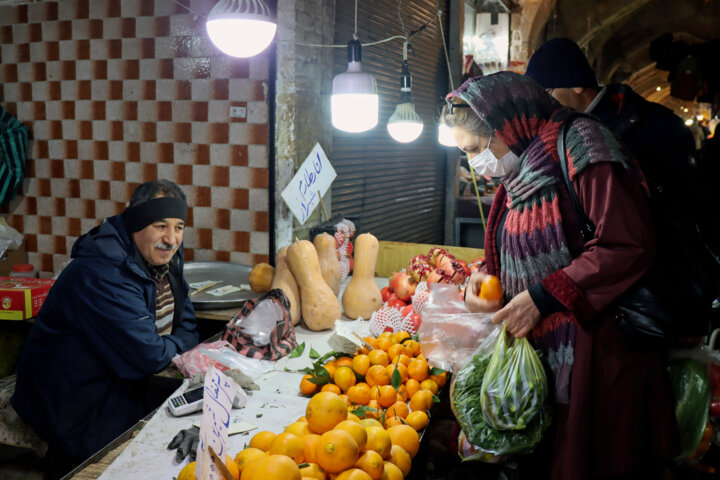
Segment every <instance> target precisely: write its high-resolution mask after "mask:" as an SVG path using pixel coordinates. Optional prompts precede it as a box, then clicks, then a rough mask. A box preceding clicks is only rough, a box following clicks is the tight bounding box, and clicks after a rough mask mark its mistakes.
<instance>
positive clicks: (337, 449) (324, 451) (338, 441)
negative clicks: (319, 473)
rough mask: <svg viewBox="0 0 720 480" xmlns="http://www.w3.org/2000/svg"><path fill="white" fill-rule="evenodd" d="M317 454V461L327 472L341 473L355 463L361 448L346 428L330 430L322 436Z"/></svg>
mask: <svg viewBox="0 0 720 480" xmlns="http://www.w3.org/2000/svg"><path fill="white" fill-rule="evenodd" d="M315 455H316V457H317V463H318V464H319V465H320V466H321V467H322V468H323V469H325V471H326V472H330V473H340V472H342V471H343V470H347V469H348V468H351V467H352V466H353V465H355V462H357V459H358V457H359V456H360V449H359V448H358V444H357V442H355V439H354V438H353V436H352V435H350V434H349V433H348V432H346V431H345V430H330V431H328V432H325V433H323V434H322V435H321V436H320V440H319V441H318V445H317V450H316V451H315Z"/></svg>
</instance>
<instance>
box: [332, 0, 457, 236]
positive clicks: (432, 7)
mask: <svg viewBox="0 0 720 480" xmlns="http://www.w3.org/2000/svg"><path fill="white" fill-rule="evenodd" d="M440 3H441V5H442V7H441V8H442V9H443V16H442V18H443V20H444V23H445V24H444V25H443V29H444V31H445V33H447V31H448V28H447V4H446V3H445V2H440ZM400 12H401V15H402V19H403V22H404V24H405V29H406V31H407V32H408V33H410V32H412V31H413V30H416V29H418V28H420V27H421V26H422V25H423V24H425V23H426V22H428V21H429V20H431V19H433V17H437V14H436V12H437V7H436V3H435V1H434V0H432V1H430V0H418V1H408V0H405V1H403V2H401V6H400ZM357 29H358V37H359V40H360V42H361V43H363V44H366V43H371V42H376V41H378V40H383V39H385V38H388V37H391V36H393V35H403V30H402V25H401V23H400V19H399V18H398V1H397V0H392V1H391V0H369V1H362V2H359V3H358V20H357ZM354 30H355V2H354V1H352V0H340V1H338V2H336V4H335V41H334V43H335V44H346V43H347V42H348V41H350V40H351V39H352V35H353V32H354ZM411 43H412V46H413V48H414V50H415V55H412V53H410V52H409V53H408V63H409V67H410V73H411V74H412V80H413V85H412V87H413V88H412V93H413V100H414V103H415V111H416V112H417V113H418V115H420V117H421V118H422V119H423V122H424V124H425V126H424V129H423V133H422V135H421V136H420V138H418V139H417V140H415V141H414V142H412V143H409V144H401V143H398V142H396V141H395V140H393V139H392V138H391V137H390V135H389V134H388V132H387V120H388V118H390V115H392V113H393V112H394V111H395V106H396V105H397V102H398V99H399V97H400V67H401V64H402V45H403V41H402V40H401V39H396V40H391V41H389V42H385V43H381V44H378V45H370V46H365V47H363V52H362V54H363V70H365V71H367V72H370V73H372V74H373V75H375V78H376V79H377V85H378V94H379V95H380V118H379V121H378V125H377V126H376V127H375V128H374V129H372V130H371V131H369V132H365V133H362V134H347V133H344V132H342V131H340V130H337V129H333V149H332V158H331V161H332V164H333V166H334V168H335V170H336V172H337V178H336V179H335V181H334V183H333V187H332V206H333V213H334V214H342V215H344V216H346V217H357V218H358V222H359V227H360V228H361V229H362V231H365V232H370V233H372V234H374V235H375V236H376V237H377V238H378V239H380V240H392V241H404V242H416V243H432V244H442V242H443V233H444V222H445V218H444V217H445V189H446V186H445V176H446V167H445V163H446V152H445V150H444V148H443V147H441V146H440V145H439V144H438V143H437V127H436V118H437V114H438V106H439V105H440V104H441V103H442V101H443V97H444V95H445V93H447V91H448V74H447V66H446V63H445V56H444V53H443V45H442V38H441V36H440V27H439V26H438V20H437V18H435V20H434V21H432V23H430V24H429V25H428V26H427V27H426V28H425V30H424V31H422V32H420V33H418V34H417V35H415V36H414V37H413V38H412V39H411ZM334 63H335V71H334V74H337V73H340V72H344V71H345V70H347V52H346V50H345V49H340V48H336V49H335V56H334Z"/></svg>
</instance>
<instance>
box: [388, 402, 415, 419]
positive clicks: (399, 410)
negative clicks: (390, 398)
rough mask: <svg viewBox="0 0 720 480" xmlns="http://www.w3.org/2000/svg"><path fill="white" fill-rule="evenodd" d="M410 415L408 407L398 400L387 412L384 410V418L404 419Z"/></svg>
mask: <svg viewBox="0 0 720 480" xmlns="http://www.w3.org/2000/svg"><path fill="white" fill-rule="evenodd" d="M409 413H410V408H409V407H408V404H407V403H405V402H403V401H402V400H398V401H397V402H395V403H393V404H392V405H390V406H389V407H388V409H387V410H385V417H395V416H397V417H401V418H405V417H407V416H408V414H409Z"/></svg>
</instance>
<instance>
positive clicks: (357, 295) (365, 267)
mask: <svg viewBox="0 0 720 480" xmlns="http://www.w3.org/2000/svg"><path fill="white" fill-rule="evenodd" d="M379 251H380V244H379V243H378V240H377V238H375V236H373V235H372V234H370V233H362V234H360V235H358V237H357V239H355V269H354V270H353V273H352V278H351V279H350V283H348V285H347V287H345V291H344V292H343V295H342V307H343V312H344V313H345V316H346V317H348V318H352V319H357V318H362V319H363V320H369V319H370V316H371V315H372V313H373V312H374V311H375V310H377V309H378V308H380V306H381V305H382V303H383V300H382V294H381V293H380V287H378V285H377V282H375V264H376V263H377V258H378V252H379Z"/></svg>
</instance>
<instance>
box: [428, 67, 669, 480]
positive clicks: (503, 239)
mask: <svg viewBox="0 0 720 480" xmlns="http://www.w3.org/2000/svg"><path fill="white" fill-rule="evenodd" d="M571 113H572V112H571V110H570V109H568V108H565V107H563V106H561V105H560V104H559V103H558V102H557V101H555V100H554V99H553V98H552V97H551V96H550V95H548V94H547V93H546V92H545V91H544V90H543V89H542V88H541V87H540V86H539V85H538V84H537V83H535V82H534V81H532V80H531V79H529V78H528V77H525V76H522V75H518V74H515V73H511V72H501V73H497V74H493V75H488V76H485V77H480V78H476V79H471V80H468V81H466V82H465V83H464V84H463V85H462V86H460V88H458V89H457V90H455V91H454V92H451V93H450V94H449V95H448V105H446V106H445V107H444V109H443V113H442V116H441V121H442V122H444V123H445V124H446V125H447V126H448V127H450V129H451V131H452V132H453V135H454V137H455V140H456V142H457V145H458V146H459V147H460V148H461V149H462V150H463V151H465V152H466V153H467V154H468V155H469V156H470V157H471V160H470V165H472V166H473V167H474V168H476V169H477V170H478V173H480V174H487V175H491V176H493V177H499V180H500V185H501V186H500V188H499V189H498V191H497V193H496V194H495V198H494V199H493V204H492V207H491V210H490V215H489V217H488V228H487V231H486V234H485V254H486V255H485V259H486V263H485V267H484V268H485V271H482V272H478V273H475V274H473V276H471V278H470V281H469V283H468V286H467V287H466V297H465V298H466V305H467V306H468V308H469V309H470V311H473V312H479V311H484V312H493V311H496V312H497V313H495V314H494V316H493V321H494V322H496V323H500V322H504V323H505V325H506V328H507V331H508V332H509V334H510V335H512V336H514V337H517V338H519V337H525V336H527V337H528V338H529V339H530V341H531V342H532V343H533V345H534V346H535V348H536V349H538V350H539V351H540V352H542V358H544V359H545V362H546V363H547V365H546V368H547V369H548V379H549V382H550V384H551V388H552V400H553V407H554V408H553V410H554V418H553V423H554V425H553V427H551V429H550V430H551V431H552V434H549V436H548V437H547V443H546V444H543V443H542V442H541V444H539V445H537V451H536V452H534V453H533V454H532V455H530V456H529V457H526V458H524V459H523V460H522V461H521V462H520V465H521V467H520V472H521V474H520V478H523V479H524V478H528V479H533V480H540V479H544V478H552V479H553V480H578V479H587V480H592V479H599V478H608V479H609V478H654V479H658V480H660V479H662V478H663V477H662V467H663V461H664V460H667V459H668V458H671V457H672V456H673V455H674V454H675V453H676V450H677V444H676V441H675V438H676V430H675V424H674V421H675V418H674V412H673V407H672V401H671V398H670V394H669V388H668V382H667V378H666V376H665V366H664V363H663V358H664V356H663V352H659V351H655V350H652V349H645V348H642V347H639V346H637V345H634V344H632V343H631V342H630V341H629V340H628V339H627V338H626V337H624V335H623V333H622V332H621V330H620V328H619V326H618V324H617V321H616V319H615V315H614V314H613V312H612V308H611V306H612V303H613V302H614V301H615V300H616V299H617V298H618V297H619V296H620V295H621V294H622V293H624V292H625V291H626V290H627V289H629V288H630V287H631V286H632V285H633V284H634V283H635V282H636V281H637V280H638V279H639V278H640V277H642V275H643V274H644V273H645V272H646V271H647V270H648V269H649V268H650V266H651V265H652V264H653V262H654V259H655V242H654V232H653V228H652V224H651V222H650V219H649V206H648V200H647V193H648V192H647V185H646V184H645V182H644V180H643V178H642V175H641V174H640V172H639V171H638V169H637V164H636V163H635V162H634V161H633V159H632V157H630V156H629V154H626V151H627V150H626V149H624V148H623V147H622V146H621V145H620V143H619V142H618V140H617V139H616V138H615V137H614V136H613V134H612V132H610V131H609V130H608V129H607V128H606V127H605V126H603V125H602V124H601V123H599V122H597V121H595V120H593V119H590V118H587V117H580V118H573V119H569V120H568V118H569V116H570V115H571ZM566 121H568V122H570V123H569V125H568V127H569V128H568V131H567V136H566V139H567V143H566V152H565V154H566V156H567V161H568V171H569V177H570V180H571V182H572V187H573V188H574V189H575V191H576V193H577V196H578V198H579V201H580V204H581V206H582V208H583V209H584V211H585V212H586V214H587V216H588V217H589V218H590V220H591V221H592V222H593V223H594V224H595V226H596V230H595V232H594V235H593V237H592V238H590V239H588V240H584V239H583V238H582V235H581V232H580V228H579V218H578V215H577V212H576V210H575V207H574V204H573V203H572V201H571V199H570V197H569V192H568V190H567V189H566V188H565V183H564V181H563V176H562V172H561V169H560V165H559V155H558V150H557V139H558V134H559V130H560V127H561V125H562V124H563V123H564V122H566ZM488 275H495V276H497V277H499V278H500V281H501V283H502V287H503V296H504V298H503V299H501V300H497V301H488V300H484V299H481V298H480V297H479V296H478V292H479V288H480V285H481V283H482V281H483V280H484V279H485V278H486V277H487V276H488ZM478 408H479V406H478ZM478 447H482V445H478ZM545 450H550V452H549V453H548V454H547V455H546V456H545V457H544V458H543V456H542V454H541V453H540V452H545ZM543 460H545V462H543ZM528 462H529V463H528ZM523 464H524V465H527V467H525V466H523ZM548 464H550V465H548ZM479 468H480V467H479ZM543 468H544V469H543ZM511 478H513V477H511Z"/></svg>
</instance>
